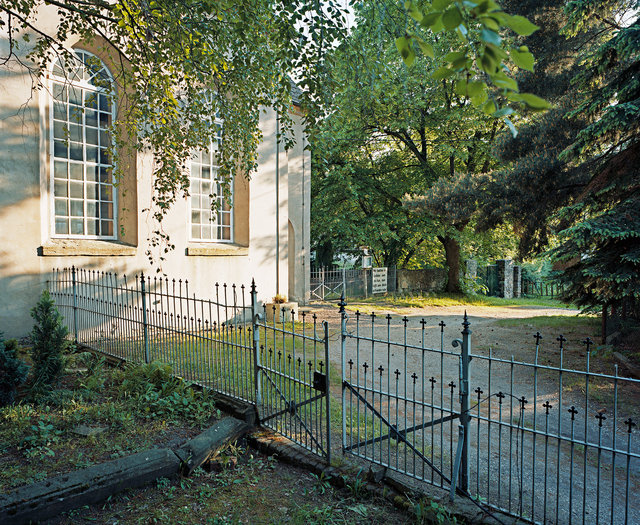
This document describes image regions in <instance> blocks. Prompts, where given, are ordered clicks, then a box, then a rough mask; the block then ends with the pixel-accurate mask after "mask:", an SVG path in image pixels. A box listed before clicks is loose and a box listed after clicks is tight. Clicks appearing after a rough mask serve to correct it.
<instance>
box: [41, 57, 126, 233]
mask: <svg viewBox="0 0 640 525" xmlns="http://www.w3.org/2000/svg"><path fill="white" fill-rule="evenodd" d="M75 55H76V59H75V60H73V61H69V62H66V63H64V62H63V61H58V62H56V64H55V65H54V67H53V70H52V77H51V97H52V100H51V104H50V108H51V109H50V116H51V118H50V147H51V150H50V151H51V174H52V177H51V186H52V188H51V194H52V195H53V216H54V218H53V232H52V233H53V235H54V236H55V237H73V238H89V239H115V238H116V225H115V223H116V202H115V200H116V197H115V192H114V186H113V174H112V167H113V165H112V161H111V159H110V158H109V156H108V153H107V149H108V148H109V146H110V145H111V137H110V135H109V131H108V130H109V127H110V126H111V122H112V119H113V117H114V110H115V105H114V101H113V95H112V93H111V90H110V86H111V80H112V77H111V75H110V74H109V72H108V70H107V69H106V67H105V65H104V64H103V63H102V61H101V60H100V59H99V58H97V57H96V56H94V55H92V54H91V53H88V52H86V51H76V52H75Z"/></svg>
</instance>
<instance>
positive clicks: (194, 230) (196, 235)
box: [191, 226, 202, 239]
mask: <svg viewBox="0 0 640 525" xmlns="http://www.w3.org/2000/svg"><path fill="white" fill-rule="evenodd" d="M191 237H192V238H193V239H202V237H201V236H200V226H191Z"/></svg>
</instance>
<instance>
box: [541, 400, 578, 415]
mask: <svg viewBox="0 0 640 525" xmlns="http://www.w3.org/2000/svg"><path fill="white" fill-rule="evenodd" d="M542 406H543V407H544V409H545V414H546V415H547V416H548V415H549V410H551V409H552V408H553V405H552V404H551V403H549V401H545V402H544V403H542ZM571 408H574V407H571ZM574 410H575V408H574ZM576 412H577V410H576Z"/></svg>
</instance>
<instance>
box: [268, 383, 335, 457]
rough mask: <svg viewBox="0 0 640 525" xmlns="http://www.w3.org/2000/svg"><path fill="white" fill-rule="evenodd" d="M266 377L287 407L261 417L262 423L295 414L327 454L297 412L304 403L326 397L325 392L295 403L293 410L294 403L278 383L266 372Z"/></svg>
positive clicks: (321, 448) (314, 441) (319, 447)
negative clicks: (284, 415) (292, 403)
mask: <svg viewBox="0 0 640 525" xmlns="http://www.w3.org/2000/svg"><path fill="white" fill-rule="evenodd" d="M264 375H265V377H266V378H267V379H268V380H269V382H270V383H271V385H272V386H273V388H274V389H275V391H276V392H278V395H280V397H281V398H282V399H283V400H284V402H285V404H286V405H287V407H286V408H285V409H283V410H280V411H278V412H275V413H274V414H271V415H269V416H267V417H264V418H263V417H261V418H260V423H264V422H265V421H269V420H270V419H273V418H275V417H278V416H281V415H283V414H286V413H289V414H291V415H292V416H295V417H296V419H297V420H298V422H299V423H300V425H301V426H302V428H304V430H305V432H306V433H307V434H308V435H309V437H310V438H311V441H312V442H313V443H315V445H316V447H317V448H318V450H321V451H322V452H323V454H325V453H326V452H325V450H324V448H323V446H322V445H321V444H320V443H319V442H318V440H317V439H316V437H315V436H314V435H313V432H311V430H309V427H307V425H306V424H305V422H304V421H302V418H300V416H298V414H297V413H296V409H297V408H300V407H301V406H304V405H308V404H309V403H313V402H314V401H317V400H318V399H322V398H324V397H325V394H318V395H317V396H314V397H311V398H309V399H307V400H305V401H302V402H300V403H298V404H294V405H293V410H292V405H291V402H290V401H289V400H288V399H287V397H286V396H285V395H284V394H283V393H282V392H281V391H280V389H279V388H278V385H276V383H275V381H274V380H273V379H272V378H271V377H269V375H268V374H264Z"/></svg>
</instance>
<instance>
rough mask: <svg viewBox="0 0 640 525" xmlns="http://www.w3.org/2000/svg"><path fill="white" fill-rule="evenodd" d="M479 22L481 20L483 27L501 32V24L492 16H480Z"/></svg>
mask: <svg viewBox="0 0 640 525" xmlns="http://www.w3.org/2000/svg"><path fill="white" fill-rule="evenodd" d="M478 20H480V23H481V24H482V25H483V26H485V27H488V28H489V29H491V30H493V31H500V24H498V22H496V20H495V18H493V17H492V16H480V17H478Z"/></svg>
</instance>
